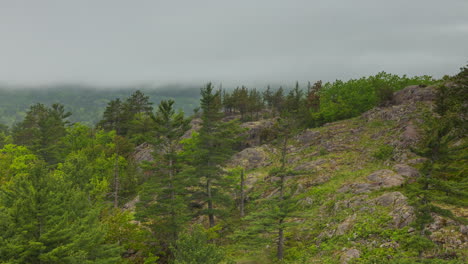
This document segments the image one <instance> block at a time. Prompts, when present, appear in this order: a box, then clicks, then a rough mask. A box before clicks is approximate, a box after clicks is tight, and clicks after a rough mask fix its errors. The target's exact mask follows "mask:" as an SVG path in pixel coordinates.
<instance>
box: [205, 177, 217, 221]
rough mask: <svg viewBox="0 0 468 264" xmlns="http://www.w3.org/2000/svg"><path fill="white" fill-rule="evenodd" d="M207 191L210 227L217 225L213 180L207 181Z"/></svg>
mask: <svg viewBox="0 0 468 264" xmlns="http://www.w3.org/2000/svg"><path fill="white" fill-rule="evenodd" d="M206 193H207V194H208V220H209V222H210V227H213V226H215V219H214V214H213V201H212V195H211V180H210V179H208V180H207V181H206Z"/></svg>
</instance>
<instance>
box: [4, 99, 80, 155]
mask: <svg viewBox="0 0 468 264" xmlns="http://www.w3.org/2000/svg"><path fill="white" fill-rule="evenodd" d="M70 115H71V113H70V112H65V109H64V107H63V105H61V104H53V105H52V106H51V107H47V106H45V105H43V104H40V103H38V104H36V105H33V106H31V107H30V109H29V111H28V112H27V113H26V117H25V118H24V120H23V121H22V122H21V123H18V124H17V125H15V126H14V128H13V139H14V142H15V143H16V144H18V145H23V146H27V147H28V148H30V149H31V150H32V151H33V152H34V153H36V154H37V155H39V156H41V157H42V158H43V159H44V160H45V161H46V162H47V163H49V164H56V163H57V162H59V161H60V160H61V159H62V158H63V153H62V152H63V145H62V144H61V142H60V140H61V139H62V138H63V137H64V136H65V135H66V125H67V124H68V122H67V120H66V119H67V118H68V117H69V116H70Z"/></svg>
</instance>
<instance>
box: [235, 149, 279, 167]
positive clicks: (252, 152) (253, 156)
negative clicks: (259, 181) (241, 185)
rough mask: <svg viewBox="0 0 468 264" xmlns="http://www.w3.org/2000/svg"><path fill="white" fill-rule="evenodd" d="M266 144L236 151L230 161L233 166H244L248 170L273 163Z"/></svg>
mask: <svg viewBox="0 0 468 264" xmlns="http://www.w3.org/2000/svg"><path fill="white" fill-rule="evenodd" d="M267 152H268V149H267V147H266V146H261V147H253V148H246V149H244V150H242V151H241V152H238V153H236V154H235V155H234V156H233V157H232V159H231V161H230V162H229V164H230V165H232V166H242V167H244V168H245V169H247V170H250V169H254V168H258V167H265V166H268V165H269V164H271V161H270V160H269V158H268V154H267Z"/></svg>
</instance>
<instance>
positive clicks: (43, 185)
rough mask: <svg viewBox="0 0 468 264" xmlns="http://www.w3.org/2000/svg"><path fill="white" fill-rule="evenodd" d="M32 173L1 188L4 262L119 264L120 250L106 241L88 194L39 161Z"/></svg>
mask: <svg viewBox="0 0 468 264" xmlns="http://www.w3.org/2000/svg"><path fill="white" fill-rule="evenodd" d="M29 171H30V173H28V174H18V175H15V176H13V179H12V180H11V182H10V183H9V184H7V185H4V186H2V187H1V189H0V191H1V192H0V218H1V219H2V221H0V261H1V262H6V263H38V261H40V262H43V263H115V262H116V261H117V260H118V259H119V257H120V256H119V251H120V249H119V248H118V247H116V246H115V245H112V244H106V243H105V242H104V236H105V234H106V233H105V232H106V231H105V230H104V229H103V227H102V226H101V224H100V223H99V218H98V217H99V215H98V210H96V209H94V208H92V207H91V205H90V203H89V202H88V200H87V199H86V195H85V194H84V193H83V192H81V191H80V190H79V189H76V188H74V187H73V185H72V184H71V183H70V182H69V181H67V180H66V179H65V178H63V177H62V175H60V174H51V173H48V172H47V171H46V170H45V168H44V167H43V165H42V164H41V163H40V162H37V163H35V164H32V165H31V166H30V167H29Z"/></svg>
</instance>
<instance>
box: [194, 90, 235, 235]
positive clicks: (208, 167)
mask: <svg viewBox="0 0 468 264" xmlns="http://www.w3.org/2000/svg"><path fill="white" fill-rule="evenodd" d="M201 109H202V111H203V112H202V117H201V118H202V127H201V129H200V132H199V135H198V137H197V138H196V144H195V145H196V146H195V149H194V150H193V165H194V167H195V170H196V172H195V173H196V175H197V176H198V178H199V179H200V182H201V184H202V186H200V188H199V189H198V192H197V193H196V198H198V199H201V200H202V201H204V202H205V203H206V205H207V207H206V208H205V209H204V210H202V212H201V214H203V215H207V216H208V220H209V225H210V227H213V226H214V225H215V216H220V215H221V213H222V206H221V205H222V204H225V203H226V202H227V201H229V199H230V198H229V196H228V195H226V191H227V189H229V188H230V185H229V183H228V182H227V181H226V178H225V177H224V171H223V169H222V168H221V166H223V165H224V164H225V163H226V162H227V160H228V159H229V158H230V157H231V155H232V154H233V151H234V147H235V145H236V144H237V142H238V141H239V135H240V128H239V126H238V124H237V123H235V121H232V122H226V123H223V122H221V118H222V112H221V103H220V93H219V92H214V91H213V86H212V85H211V83H209V84H207V85H206V87H204V88H203V89H202V90H201Z"/></svg>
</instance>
